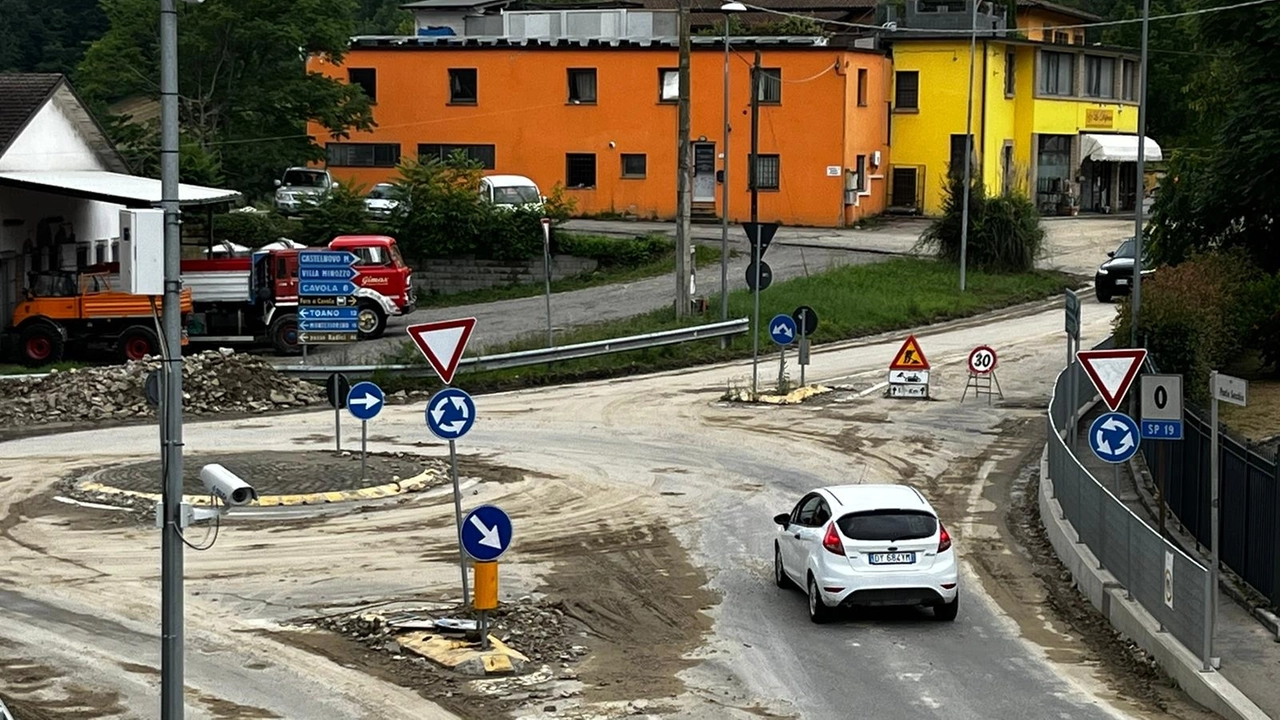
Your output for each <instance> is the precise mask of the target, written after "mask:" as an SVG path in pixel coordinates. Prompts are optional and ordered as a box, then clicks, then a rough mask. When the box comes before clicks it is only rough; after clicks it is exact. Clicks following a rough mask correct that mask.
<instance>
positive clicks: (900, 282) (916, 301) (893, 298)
mask: <svg viewBox="0 0 1280 720" xmlns="http://www.w3.org/2000/svg"><path fill="white" fill-rule="evenodd" d="M958 272H959V271H958V269H957V268H956V267H955V266H953V265H950V264H947V263H943V262H940V261H937V260H932V259H927V258H894V259H892V260H887V261H884V262H879V263H873V264H870V265H850V266H845V267H839V268H834V269H832V270H828V271H826V272H823V273H819V274H815V275H812V276H810V277H807V278H797V279H794V280H786V281H782V282H778V283H775V284H774V285H772V286H771V287H769V288H768V289H767V290H765V291H764V292H762V293H761V294H760V317H761V328H760V337H761V341H760V342H761V347H764V348H769V347H772V341H771V340H770V339H769V337H768V333H767V332H765V327H766V326H767V325H768V318H770V317H773V316H774V315H776V314H778V313H780V312H785V313H787V314H790V313H791V312H792V311H793V310H794V309H795V308H796V307H798V306H800V305H809V306H810V307H812V308H813V309H814V311H815V312H817V313H818V316H819V318H820V320H821V322H820V324H819V327H818V330H817V332H816V333H814V335H813V342H814V343H823V342H832V341H836V340H845V339H849V338H854V337H860V336H864V335H873V334H876V333H880V332H885V331H888V330H897V329H902V328H908V327H914V326H918V325H925V324H929V323H934V322H940V321H944V320H951V319H955V318H961V317H968V316H971V315H976V314H978V313H982V312H985V311H988V310H994V309H998V308H1002V307H1008V306H1010V305H1016V304H1018V303H1022V302H1029V301H1033V300H1039V299H1043V298H1046V297H1050V296H1052V295H1055V294H1058V293H1061V292H1062V291H1063V289H1064V288H1067V287H1074V286H1076V285H1077V282H1076V281H1075V279H1074V278H1072V277H1071V276H1068V275H1065V274H1062V273H1057V272H1049V271H1035V272H1030V273H1020V274H1013V275H993V274H988V273H982V272H972V271H971V272H970V273H969V275H968V291H967V292H965V293H961V292H960V290H959V277H958ZM710 306H711V307H712V308H717V307H719V299H718V296H716V297H714V298H712V300H711V303H710ZM751 312H752V295H751V293H750V292H748V291H746V290H740V291H736V292H734V293H732V294H731V295H730V296H729V317H731V318H739V317H750V316H751ZM712 315H713V317H699V318H691V319H689V320H688V321H685V322H679V321H677V320H675V318H674V317H672V311H671V310H667V309H663V310H657V311H654V312H650V313H645V314H643V315H637V316H635V317H631V318H626V319H623V320H617V321H612V322H606V323H599V324H594V325H584V326H581V327H577V328H573V329H571V330H567V331H565V332H562V333H558V334H557V335H556V338H555V340H556V344H557V345H569V344H573V343H581V342H590V341H593V340H606V339H610V338H617V337H625V336H628V335H638V334H642V333H649V332H656V331H659V330H670V329H673V328H677V327H682V326H687V325H695V324H700V323H705V322H714V321H715V320H716V319H718V318H716V317H714V315H715V314H714V313H713V314H712ZM545 345H546V341H545V339H541V338H540V337H539V335H538V334H537V333H532V334H531V335H530V336H528V337H527V338H523V339H521V340H517V341H515V342H511V343H507V344H505V345H502V346H497V347H489V348H487V349H486V350H485V354H486V355H489V354H497V353H502V352H514V351H519V350H530V349H534V348H541V347H545ZM750 355H751V343H750V338H743V337H739V338H735V339H734V341H733V343H732V344H731V345H730V346H729V347H728V348H725V349H723V350H722V349H721V348H720V344H719V343H718V342H715V341H712V340H709V341H702V342H691V343H685V344H682V345H671V346H667V347H661V348H652V349H648V350H637V351H634V352H627V353H617V354H613V355H604V356H600V357H596V358H584V359H582V360H573V361H568V362H563V363H556V364H554V365H539V366H532V367H527V368H515V369H510V370H495V371H490V372H478V373H469V374H467V376H466V378H465V380H463V383H464V384H465V385H466V387H467V388H469V389H475V390H476V391H477V392H483V391H486V390H505V389H511V388H515V387H527V386H536V385H547V384H558V383H563V382H572V381H577V380H590V379H599V378H605V377H615V376H620V375H628V374H634V373H640V372H653V371H661V370H670V369H676V368H683V367H689V366H691V365H700V364H704V363H713V362H719V361H724V360H733V359H738V358H742V357H744V356H745V357H749V356H750ZM395 361H397V362H405V361H408V362H414V363H421V362H424V361H423V360H422V357H421V355H420V354H418V352H417V351H416V350H415V349H413V348H412V347H410V346H408V344H406V348H405V351H404V352H403V353H402V354H401V355H399V356H398V357H397V358H396V359H395ZM379 382H380V383H387V384H388V385H390V386H393V387H394V388H396V389H399V388H403V387H417V388H426V387H432V386H434V381H430V380H427V381H424V380H402V379H398V378H396V377H395V376H393V375H391V374H389V373H387V374H384V375H383V376H382V377H380V378H379ZM388 385H382V387H383V388H384V389H385V388H387V387H388Z"/></svg>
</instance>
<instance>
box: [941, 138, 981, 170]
mask: <svg viewBox="0 0 1280 720" xmlns="http://www.w3.org/2000/svg"><path fill="white" fill-rule="evenodd" d="M975 149H976V148H974V147H973V136H972V135H965V134H963V133H962V134H960V135H952V136H951V159H950V160H951V161H950V164H949V165H948V166H947V172H948V173H949V174H952V175H956V176H958V177H964V156H965V152H966V151H969V162H970V163H971V165H970V166H969V167H970V169H971V170H975V169H976V168H977V164H978V163H977V161H976V159H975V158H974V153H973V152H972V151H973V150H975Z"/></svg>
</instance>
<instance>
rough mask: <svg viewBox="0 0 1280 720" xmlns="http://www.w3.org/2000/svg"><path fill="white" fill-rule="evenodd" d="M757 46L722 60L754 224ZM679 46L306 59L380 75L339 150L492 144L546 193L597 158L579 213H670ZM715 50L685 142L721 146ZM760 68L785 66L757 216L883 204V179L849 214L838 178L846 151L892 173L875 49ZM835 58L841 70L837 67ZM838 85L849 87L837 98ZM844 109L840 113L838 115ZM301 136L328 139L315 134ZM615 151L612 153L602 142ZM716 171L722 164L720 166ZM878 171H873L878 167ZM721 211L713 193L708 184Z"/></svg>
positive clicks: (362, 177)
mask: <svg viewBox="0 0 1280 720" xmlns="http://www.w3.org/2000/svg"><path fill="white" fill-rule="evenodd" d="M752 57H753V50H751V49H746V48H743V49H736V50H735V53H734V57H733V58H732V62H731V64H730V83H731V91H730V101H731V113H730V117H731V125H732V130H733V131H732V137H731V148H730V151H731V153H730V161H731V165H730V168H729V175H730V211H731V212H730V216H731V219H732V220H734V221H740V220H744V219H749V211H750V193H749V192H748V189H747V163H748V160H747V156H748V153H749V152H750V147H751V146H750V139H751V116H750V64H751V62H752ZM676 63H677V55H676V50H675V49H674V48H669V47H663V48H657V49H648V48H636V49H631V48H604V49H596V48H590V49H588V48H457V47H453V48H429V47H427V48H412V49H398V48H353V49H352V50H351V52H350V53H349V54H348V55H347V56H346V58H345V62H344V65H345V67H335V66H334V65H332V64H330V63H328V62H326V61H324V60H322V59H319V58H312V59H311V61H310V63H309V67H310V69H311V70H313V71H318V72H324V73H327V74H331V75H333V76H335V77H340V78H342V79H345V78H346V68H347V67H373V68H377V71H378V78H377V80H378V88H377V95H378V97H377V100H378V102H377V105H376V106H375V108H374V119H375V121H376V122H377V123H378V127H377V128H375V129H374V131H373V132H372V133H353V134H352V135H351V137H350V139H348V140H345V141H343V142H398V143H400V145H401V148H400V150H401V153H402V155H406V156H407V155H411V154H412V153H414V152H416V151H417V145H418V143H484V144H492V145H495V146H496V168H495V169H494V170H492V171H491V172H492V173H513V174H518V175H526V176H529V177H531V178H533V180H534V181H535V182H537V183H538V185H539V187H541V188H542V189H543V191H544V192H547V191H549V190H550V189H551V187H552V186H554V185H555V184H556V183H562V182H564V179H565V154H566V153H595V154H596V187H595V188H593V189H581V190H568V191H567V194H568V195H569V196H570V197H572V198H574V199H575V200H576V201H577V212H579V213H582V214H587V213H599V212H609V211H612V212H630V213H633V214H637V215H640V216H651V215H656V216H658V217H662V218H670V217H673V216H674V215H675V209H676V192H675V175H676V119H677V118H676V106H675V104H674V103H662V102H659V100H658V98H659V79H658V78H659V73H658V70H659V68H674V67H675V66H676ZM723 63H724V52H723V45H721V46H718V48H716V47H713V48H706V49H695V51H694V53H693V60H692V82H691V92H692V98H693V103H692V105H693V122H692V138H693V139H694V140H695V141H697V140H698V139H699V138H700V137H702V136H705V137H706V139H707V140H708V141H713V142H715V143H716V153H717V155H719V153H720V152H721V151H722V147H723V145H722V142H721V139H722V135H723V116H722V114H723V109H722V108H723V105H722V103H723V78H724V75H723V72H724V70H723V67H724V65H723ZM762 63H763V66H764V67H766V68H770V67H780V68H782V80H783V83H782V102H781V104H780V105H763V104H762V105H761V111H760V152H761V153H762V154H765V153H777V154H779V156H780V169H781V182H780V188H779V189H778V190H776V191H767V190H762V191H761V192H760V214H759V216H760V219H761V220H763V221H777V222H782V223H784V224H788V225H817V226H835V225H839V224H841V223H842V221H843V222H847V221H852V220H855V219H857V218H858V217H860V216H862V215H864V214H869V213H876V212H879V211H881V210H882V209H883V206H884V181H883V180H880V181H873V183H872V189H873V191H874V192H873V194H872V196H871V197H863V198H861V199H860V203H859V206H858V207H851V208H849V209H848V211H846V208H845V206H844V178H843V172H840V173H839V174H838V175H836V176H828V172H827V169H828V167H831V166H835V167H840V168H841V170H843V168H844V167H852V166H853V163H854V160H855V156H856V155H858V154H868V155H869V154H870V153H871V152H872V151H873V150H880V151H881V152H882V157H883V159H882V162H881V169H882V170H883V168H885V167H887V165H888V154H887V150H888V148H887V147H885V145H884V140H885V136H886V127H885V123H886V122H887V120H886V113H885V110H884V99H885V93H886V90H885V86H884V82H885V78H886V77H887V76H888V67H889V66H888V61H887V59H886V58H884V57H883V56H882V55H880V54H876V53H870V52H848V51H845V50H842V49H833V48H806V49H786V50H782V49H777V48H772V47H766V48H764V49H762ZM837 64H839V67H840V70H839V71H837V69H836V68H837ZM589 67H594V68H596V69H597V86H598V101H597V104H595V105H570V104H568V103H567V102H566V101H567V86H568V82H567V79H566V71H567V69H568V68H589ZM859 67H864V68H867V69H868V73H867V75H868V78H869V85H870V86H869V87H868V89H867V93H868V99H869V101H868V106H867V107H865V108H862V107H857V78H858V73H857V69H858V68H859ZM449 68H477V69H478V71H479V72H478V95H479V101H478V103H477V104H476V105H474V106H451V105H449V104H448V101H449V89H448V69H449ZM846 84H847V85H848V87H847V93H846ZM842 108H847V113H846V112H842ZM310 131H311V132H312V133H314V134H315V135H316V137H317V140H318V141H319V142H320V143H321V144H322V145H323V144H324V143H325V141H326V139H327V136H325V135H324V133H323V130H322V129H320V128H319V127H318V126H315V125H313V126H312V127H311V128H310ZM610 143H612V144H613V146H612V147H611V146H610ZM622 153H645V154H646V155H647V163H648V168H647V176H646V178H644V179H624V178H622V177H621V158H620V155H621V154H622ZM718 167H719V163H717V168H718ZM332 170H333V172H334V174H335V175H337V176H338V177H339V178H347V179H353V180H355V181H357V182H362V183H367V184H372V183H374V182H379V181H385V180H389V179H393V178H394V175H395V170H394V169H391V168H333V169H332ZM874 172H875V171H874V170H873V173H874ZM715 193H716V205H717V212H719V210H720V208H719V204H720V188H719V186H717V188H716V191H715Z"/></svg>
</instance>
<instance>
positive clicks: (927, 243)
mask: <svg viewBox="0 0 1280 720" xmlns="http://www.w3.org/2000/svg"><path fill="white" fill-rule="evenodd" d="M964 190H965V189H964V179H963V178H962V177H960V176H959V175H949V176H948V178H947V185H946V192H945V194H944V195H943V199H942V215H941V216H939V217H938V218H937V219H935V220H934V221H933V222H932V223H930V224H929V227H928V228H926V229H925V231H924V232H923V233H921V235H920V240H919V242H918V243H917V244H916V246H917V247H918V248H922V249H924V250H926V251H928V252H931V253H932V254H934V255H935V256H936V257H938V258H939V259H942V260H946V261H948V262H953V263H959V262H960V236H961V230H962V229H963V227H964V223H963V214H964ZM967 245H968V247H967V254H966V264H967V265H968V266H969V267H972V268H976V269H980V270H986V271H988V272H1003V273H1023V272H1030V271H1032V270H1034V269H1035V264H1036V258H1038V257H1039V256H1040V252H1041V249H1042V248H1043V246H1044V228H1042V227H1040V213H1039V212H1037V211H1036V208H1035V205H1034V204H1033V203H1032V202H1031V201H1030V200H1029V199H1027V198H1026V197H1025V196H1023V195H1021V194H1018V193H1014V192H1006V193H1003V194H1001V195H997V196H995V197H988V196H987V194H986V189H985V188H984V187H983V184H982V180H981V179H980V178H974V179H973V181H972V183H971V184H970V186H969V238H968V243H967Z"/></svg>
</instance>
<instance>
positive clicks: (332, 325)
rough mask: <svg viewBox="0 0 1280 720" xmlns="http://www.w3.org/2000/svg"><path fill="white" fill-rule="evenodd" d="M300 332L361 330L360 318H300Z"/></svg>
mask: <svg viewBox="0 0 1280 720" xmlns="http://www.w3.org/2000/svg"><path fill="white" fill-rule="evenodd" d="M298 331H299V332H359V331H360V322H359V321H358V320H299V321H298Z"/></svg>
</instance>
